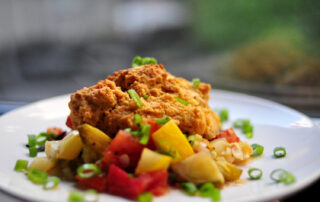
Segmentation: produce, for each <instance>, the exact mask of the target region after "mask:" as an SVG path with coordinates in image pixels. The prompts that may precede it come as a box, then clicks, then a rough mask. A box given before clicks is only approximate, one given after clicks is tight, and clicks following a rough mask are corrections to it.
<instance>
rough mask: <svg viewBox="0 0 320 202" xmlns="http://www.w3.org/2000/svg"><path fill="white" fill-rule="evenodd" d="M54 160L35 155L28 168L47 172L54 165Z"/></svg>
mask: <svg viewBox="0 0 320 202" xmlns="http://www.w3.org/2000/svg"><path fill="white" fill-rule="evenodd" d="M56 162H57V161H56V160H54V159H49V158H48V157H37V158H35V159H34V160H33V161H32V163H31V164H30V166H29V167H28V168H33V169H36V170H40V171H43V172H48V171H49V170H50V169H52V168H54V166H55V165H56Z"/></svg>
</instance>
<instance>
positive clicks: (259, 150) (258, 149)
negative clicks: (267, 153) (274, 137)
mask: <svg viewBox="0 0 320 202" xmlns="http://www.w3.org/2000/svg"><path fill="white" fill-rule="evenodd" d="M251 147H252V149H253V154H252V155H251V156H254V157H257V156H261V155H262V154H263V150H264V147H263V146H262V145H259V144H252V145H251Z"/></svg>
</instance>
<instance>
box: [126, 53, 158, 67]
mask: <svg viewBox="0 0 320 202" xmlns="http://www.w3.org/2000/svg"><path fill="white" fill-rule="evenodd" d="M147 64H154V65H156V64H158V61H157V60H156V59H155V58H153V57H144V58H142V57H140V56H136V57H134V58H133V60H132V63H131V67H139V66H141V65H147Z"/></svg>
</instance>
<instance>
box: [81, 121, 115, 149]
mask: <svg viewBox="0 0 320 202" xmlns="http://www.w3.org/2000/svg"><path fill="white" fill-rule="evenodd" d="M78 130H79V133H80V137H81V139H82V142H83V144H85V145H87V146H88V147H89V148H90V149H92V150H93V151H95V152H97V153H101V154H102V153H103V151H104V150H105V148H106V147H107V146H108V145H109V144H110V142H111V138H110V137H109V136H108V135H106V134H105V133H104V132H102V131H101V130H99V129H98V128H95V127H93V126H91V125H89V124H83V125H81V126H80V127H79V128H78Z"/></svg>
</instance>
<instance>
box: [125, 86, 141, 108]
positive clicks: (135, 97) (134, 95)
mask: <svg viewBox="0 0 320 202" xmlns="http://www.w3.org/2000/svg"><path fill="white" fill-rule="evenodd" d="M128 93H129V95H130V97H131V99H132V100H133V101H134V102H135V103H136V105H137V106H138V107H142V102H141V100H140V97H139V95H138V93H137V92H136V91H135V90H134V89H130V90H128Z"/></svg>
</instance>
